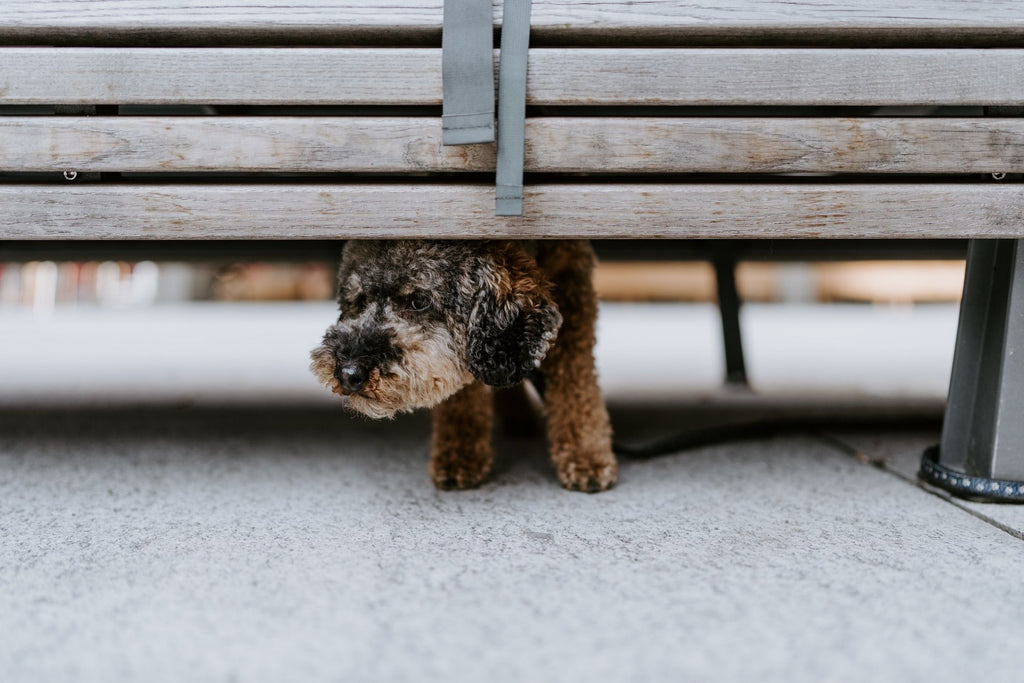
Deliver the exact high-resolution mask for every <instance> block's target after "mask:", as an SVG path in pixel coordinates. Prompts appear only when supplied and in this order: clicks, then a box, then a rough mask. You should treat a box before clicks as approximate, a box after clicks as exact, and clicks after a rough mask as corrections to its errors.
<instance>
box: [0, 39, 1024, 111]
mask: <svg viewBox="0 0 1024 683" xmlns="http://www.w3.org/2000/svg"><path fill="white" fill-rule="evenodd" d="M529 68H530V72H529V82H528V84H527V102H528V103H529V104H532V105H572V106H582V105H658V106H664V105H716V106H722V105H743V104H747V105H974V106H980V105H1018V104H1024V50H1021V49H999V50H941V49H914V50H883V49H868V50H835V49H747V48H742V49H714V48H706V49H705V48H697V49H680V50H677V49H621V50H607V49H533V50H531V51H530V66H529ZM440 101H441V55H440V50H435V49H377V48H362V49H330V48H295V49H268V48H262V49H261V48H248V49H245V48H238V49H226V48H209V49H202V48H193V49H189V48H158V49H153V48H150V49H131V48H65V49H61V48H4V49H0V104H129V103H131V104H239V103H241V104H270V105H291V104H306V105H317V104H352V105H373V104H394V105H437V104H439V103H440Z"/></svg>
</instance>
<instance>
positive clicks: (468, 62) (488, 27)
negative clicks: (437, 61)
mask: <svg viewBox="0 0 1024 683" xmlns="http://www.w3.org/2000/svg"><path fill="white" fill-rule="evenodd" d="M441 89H442V94H443V97H444V101H443V104H442V111H441V114H442V118H441V142H442V143H443V144H445V145H472V144H476V143H479V142H494V18H493V15H492V9H491V0H444V18H443V27H442V32H441Z"/></svg>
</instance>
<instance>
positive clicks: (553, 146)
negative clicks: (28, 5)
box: [0, 116, 1024, 173]
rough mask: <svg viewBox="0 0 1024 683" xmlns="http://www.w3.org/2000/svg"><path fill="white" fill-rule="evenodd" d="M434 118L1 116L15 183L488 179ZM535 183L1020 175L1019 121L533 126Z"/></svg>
mask: <svg viewBox="0 0 1024 683" xmlns="http://www.w3.org/2000/svg"><path fill="white" fill-rule="evenodd" d="M440 131H441V123H440V119H436V118H419V117H416V118H399V117H390V118H370V117H226V116H225V117H221V116H216V117H214V116H210V117H164V118H155V117H128V116H122V117H54V116H34V117H0V149H2V150H4V161H3V167H4V170H6V171H12V172H46V171H59V170H64V169H75V170H78V171H113V172H117V171H127V172H167V171H193V172H205V171H226V172H231V171H234V172H259V171H278V172H323V173H327V172H352V173H375V172H376V173H422V172H442V171H493V170H494V161H495V159H494V146H493V145H468V146H448V147H444V146H442V145H441V139H440ZM526 169H527V170H528V171H533V172H542V173H586V172H591V173H787V172H789V173H798V172H799V173H828V172H832V173H984V172H993V171H1002V172H1007V173H1020V172H1024V119H1010V118H1007V119H982V118H977V119H945V118H902V119H899V118H897V119H890V118H858V119H828V118H824V119H799V118H774V119H772V118H769V119H753V118H742V119H731V118H730V119H727V118H720V119H718V118H712V119H706V118H704V119H685V118H684V119H665V118H603V117H601V118H596V117H595V118H589V117H585V118H579V117H577V118H535V119H530V120H529V121H528V122H527V138H526Z"/></svg>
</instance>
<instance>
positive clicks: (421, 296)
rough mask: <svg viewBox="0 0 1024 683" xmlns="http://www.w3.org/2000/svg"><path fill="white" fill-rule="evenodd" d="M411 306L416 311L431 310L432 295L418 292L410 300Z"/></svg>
mask: <svg viewBox="0 0 1024 683" xmlns="http://www.w3.org/2000/svg"><path fill="white" fill-rule="evenodd" d="M409 306H410V307H412V310H414V311H425V310H427V309H428V308H430V295H428V294H426V293H425V292H416V293H415V294H413V295H412V296H411V297H410V298H409Z"/></svg>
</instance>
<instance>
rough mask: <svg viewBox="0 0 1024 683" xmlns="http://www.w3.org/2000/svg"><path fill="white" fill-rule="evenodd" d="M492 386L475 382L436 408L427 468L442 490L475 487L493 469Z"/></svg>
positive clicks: (436, 484)
mask: <svg viewBox="0 0 1024 683" xmlns="http://www.w3.org/2000/svg"><path fill="white" fill-rule="evenodd" d="M492 411H493V409H492V402H491V388H490V387H488V386H487V385H485V384H484V383H483V382H479V381H478V382H473V383H472V384H469V385H468V386H466V387H464V388H463V389H461V390H460V391H458V392H457V393H456V394H454V395H453V396H451V397H449V398H447V399H445V400H444V401H443V402H442V403H441V404H439V405H438V406H437V407H436V408H434V436H433V444H432V446H431V452H430V464H429V465H428V466H427V471H428V472H429V474H430V478H431V480H432V481H433V482H434V486H436V487H437V488H439V489H444V490H451V489H471V488H476V487H477V486H479V485H480V484H481V483H483V481H484V479H486V478H487V475H488V474H489V473H490V471H491V464H492V463H493V462H494V451H493V450H492V449H491V421H492V419H491V415H492Z"/></svg>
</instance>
